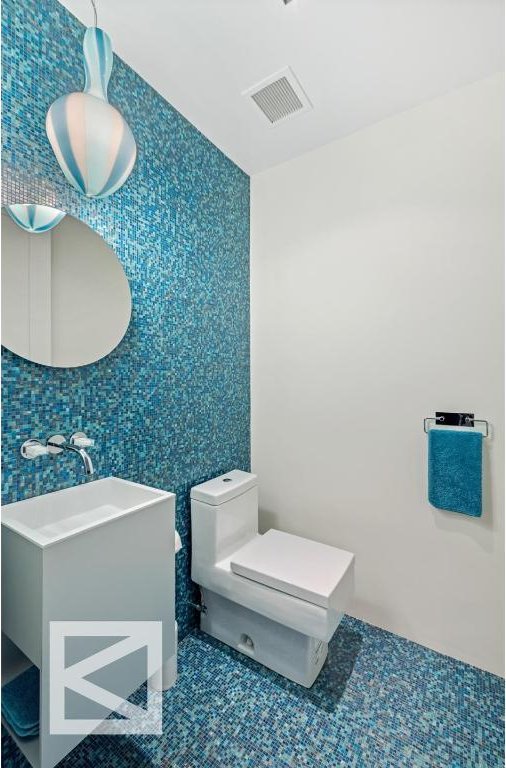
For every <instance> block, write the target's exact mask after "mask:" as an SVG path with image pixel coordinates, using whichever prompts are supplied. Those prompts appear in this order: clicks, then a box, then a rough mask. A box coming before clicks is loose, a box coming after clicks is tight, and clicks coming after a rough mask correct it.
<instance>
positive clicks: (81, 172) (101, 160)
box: [46, 27, 137, 197]
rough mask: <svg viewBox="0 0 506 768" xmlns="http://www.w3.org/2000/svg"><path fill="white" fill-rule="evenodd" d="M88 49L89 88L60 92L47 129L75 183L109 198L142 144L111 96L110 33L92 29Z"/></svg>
mask: <svg viewBox="0 0 506 768" xmlns="http://www.w3.org/2000/svg"><path fill="white" fill-rule="evenodd" d="M83 51H84V69H85V74H86V82H85V86H84V91H83V92H78V93H69V94H67V95H65V96H60V98H59V99H56V101H54V102H53V103H52V104H51V106H50V107H49V110H48V113H47V117H46V132H47V136H48V139H49V142H50V144H51V147H52V148H53V152H54V154H55V156H56V159H57V160H58V163H59V165H60V168H61V169H62V171H63V173H64V174H65V177H66V178H67V180H68V181H69V182H70V183H71V184H72V186H73V187H75V188H76V189H77V190H79V192H82V194H84V195H86V196H87V197H107V196H108V195H112V193H113V192H116V190H117V189H119V188H120V187H121V186H122V185H123V184H124V183H125V181H126V180H127V178H128V177H129V175H130V173H131V171H132V168H133V167H134V163H135V158H136V155H137V147H136V145H135V139H134V137H133V134H132V131H131V130H130V127H129V125H128V123H127V122H126V120H125V119H124V117H123V116H122V115H121V113H120V112H118V110H117V109H115V107H113V106H112V105H111V104H109V102H108V100H107V86H108V83H109V78H110V76H111V71H112V65H113V54H112V45H111V40H110V38H109V36H108V35H107V34H106V33H105V32H104V31H103V30H102V29H99V28H98V27H89V28H88V29H87V30H86V32H85V35H84V42H83Z"/></svg>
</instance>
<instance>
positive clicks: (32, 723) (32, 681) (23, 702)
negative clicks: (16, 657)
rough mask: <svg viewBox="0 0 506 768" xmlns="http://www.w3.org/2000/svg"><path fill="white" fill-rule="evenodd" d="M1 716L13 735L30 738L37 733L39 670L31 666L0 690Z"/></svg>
mask: <svg viewBox="0 0 506 768" xmlns="http://www.w3.org/2000/svg"><path fill="white" fill-rule="evenodd" d="M2 715H3V717H4V718H5V721H6V722H7V725H9V726H10V727H11V728H12V730H13V731H14V733H16V734H17V735H18V736H20V737H21V738H30V737H33V736H37V735H38V733H39V670H38V669H37V667H35V666H32V667H29V668H28V669H26V670H25V671H24V672H22V673H21V674H20V675H18V676H17V677H15V678H14V680H11V681H10V682H9V683H7V684H6V685H4V686H3V688H2Z"/></svg>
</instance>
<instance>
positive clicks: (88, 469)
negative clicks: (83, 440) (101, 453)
mask: <svg viewBox="0 0 506 768" xmlns="http://www.w3.org/2000/svg"><path fill="white" fill-rule="evenodd" d="M64 448H65V450H66V451H72V452H73V453H77V454H78V455H79V456H80V457H81V459H82V462H83V466H84V474H85V475H86V477H91V475H93V474H94V473H95V469H94V467H93V462H92V460H91V456H90V454H89V453H88V452H87V451H85V449H84V448H77V447H76V446H75V445H68V444H66V445H65V446H64Z"/></svg>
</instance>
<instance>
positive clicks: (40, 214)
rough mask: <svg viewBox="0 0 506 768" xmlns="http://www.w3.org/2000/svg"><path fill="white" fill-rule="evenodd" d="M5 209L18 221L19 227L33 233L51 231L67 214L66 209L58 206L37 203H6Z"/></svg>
mask: <svg viewBox="0 0 506 768" xmlns="http://www.w3.org/2000/svg"><path fill="white" fill-rule="evenodd" d="M5 210H6V211H7V213H8V214H9V216H10V217H11V219H12V220H13V221H14V222H16V224H17V225H18V227H21V229H24V230H25V231H26V232H31V233H32V234H39V233H41V232H49V230H50V229H53V227H56V225H57V224H59V223H60V221H61V220H62V219H63V217H64V216H65V211H60V210H59V209H58V208H51V207H50V206H49V205H36V204H32V203H29V204H24V203H16V204H15V205H6V206H5Z"/></svg>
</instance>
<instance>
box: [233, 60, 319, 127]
mask: <svg viewBox="0 0 506 768" xmlns="http://www.w3.org/2000/svg"><path fill="white" fill-rule="evenodd" d="M243 96H250V97H251V98H252V99H253V101H254V102H255V104H256V105H257V107H259V108H260V109H261V110H262V112H263V113H264V115H265V117H266V118H267V120H268V121H269V122H270V123H271V125H274V124H275V123H279V122H280V121H281V120H285V119H286V118H287V117H291V116H292V115H295V114H302V112H307V110H308V109H311V102H310V101H309V99H308V97H307V96H306V94H305V93H304V91H303V89H302V86H301V84H300V83H299V81H298V80H297V78H296V77H295V75H294V74H293V72H292V70H291V69H290V67H286V69H283V70H282V71H281V72H276V74H274V75H271V76H270V77H267V78H266V79H265V80H262V82H261V83H257V84H256V85H254V86H253V87H252V88H248V90H247V91H244V93H243Z"/></svg>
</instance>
